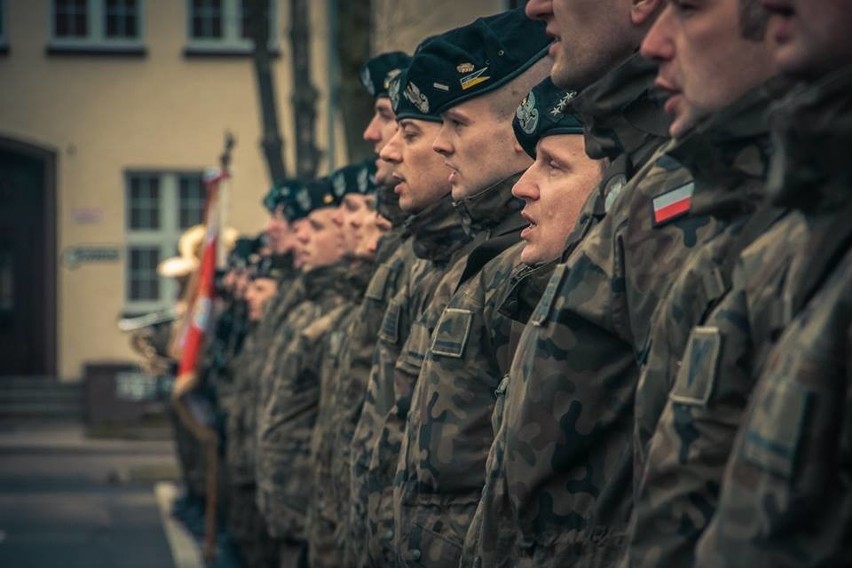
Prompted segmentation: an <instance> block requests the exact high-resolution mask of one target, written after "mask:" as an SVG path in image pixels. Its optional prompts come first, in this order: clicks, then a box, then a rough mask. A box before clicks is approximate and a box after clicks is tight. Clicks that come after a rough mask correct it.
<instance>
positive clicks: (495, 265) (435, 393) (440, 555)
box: [394, 233, 524, 566]
mask: <svg viewBox="0 0 852 568" xmlns="http://www.w3.org/2000/svg"><path fill="white" fill-rule="evenodd" d="M509 235H510V238H509V239H506V240H507V241H509V240H515V239H517V238H518V233H509ZM507 244H508V243H507ZM499 246H502V243H500V245H499ZM523 248H524V243H516V244H515V245H514V246H511V247H510V248H508V249H507V250H505V251H503V252H502V253H500V254H499V255H498V256H497V257H496V258H494V259H493V260H491V261H490V262H488V257H487V256H485V257H483V256H482V255H477V256H478V257H477V258H472V257H469V258H468V259H466V260H467V262H466V263H464V264H465V266H464V272H465V275H464V276H465V277H464V282H462V283H461V286H460V287H459V289H458V291H456V292H455V294H453V296H452V299H451V300H450V301H449V303H448V304H447V307H446V309H445V310H444V311H443V314H442V315H441V317H440V320H439V321H438V323H437V325H436V327H435V330H434V334H433V335H432V337H431V343H430V345H429V347H428V351H427V352H426V357H425V360H424V362H423V366H422V368H421V370H420V375H419V376H418V377H417V382H416V387H415V390H414V394H413V396H412V400H411V404H412V406H411V410H410V411H409V413H408V420H407V422H406V425H405V437H404V439H403V443H402V450H401V453H400V456H401V457H400V460H399V468H398V471H397V476H396V480H395V483H396V485H397V487H396V488H395V495H394V521H395V534H396V535H397V537H398V542H397V544H396V547H397V549H398V550H399V552H400V554H401V555H402V557H403V558H404V559H406V558H411V557H412V555H413V554H415V553H419V558H417V559H415V560H419V561H420V562H421V563H422V564H424V565H428V566H445V565H446V566H449V565H455V564H458V561H459V557H460V554H461V547H462V541H463V540H464V536H465V534H466V532H467V527H468V526H469V525H470V522H471V518H472V517H473V513H474V510H475V509H476V505H477V503H478V502H479V499H480V497H481V492H482V486H483V485H484V479H483V477H484V473H485V458H486V456H487V454H488V448H489V447H490V446H491V441H492V438H493V434H492V430H491V412H492V409H493V405H494V391H495V390H496V388H497V385H498V383H499V382H500V378H501V377H502V376H503V374H504V373H505V372H506V371H508V368H509V362H510V361H511V359H512V353H511V346H510V339H511V336H512V334H511V332H512V320H511V319H510V318H508V317H506V316H505V315H503V314H501V313H500V312H499V311H498V310H497V308H498V307H499V306H498V305H497V304H496V303H495V301H494V300H495V298H497V297H502V295H503V294H505V289H506V288H508V287H509V286H510V285H511V283H512V279H511V276H512V274H513V273H514V272H515V270H516V268H517V267H518V266H519V265H520V264H521V261H520V254H521V251H522V250H523ZM479 250H482V249H479ZM492 251H493V252H491V253H490V255H493V254H494V253H495V252H499V248H498V247H493V248H492ZM490 255H489V256H490ZM484 262H487V264H485V265H484V266H483V263H484ZM480 269H481V270H480ZM477 272H478V273H477Z"/></svg>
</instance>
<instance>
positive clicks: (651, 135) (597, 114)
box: [574, 53, 670, 177]
mask: <svg viewBox="0 0 852 568" xmlns="http://www.w3.org/2000/svg"><path fill="white" fill-rule="evenodd" d="M656 76H657V64H656V63H653V62H651V61H648V60H646V59H644V58H643V57H642V56H641V55H640V54H638V53H636V54H634V55H633V56H631V57H630V58H629V59H628V60H627V61H625V62H624V63H622V64H621V65H620V66H618V67H617V68H615V69H613V70H612V71H610V72H609V73H607V74H606V75H605V76H603V77H602V78H601V79H599V80H598V81H596V82H595V83H592V84H591V85H589V86H588V87H586V88H585V89H583V90H582V91H581V92H580V94H579V95H578V96H577V98H576V99H575V100H574V108H575V109H576V110H577V111H578V112H579V113H580V114H581V116H582V121H583V124H584V125H585V137H586V152H587V153H588V154H589V156H591V157H592V158H595V159H601V158H609V159H614V158H616V157H617V156H618V155H620V154H622V153H626V154H628V155H630V157H631V162H632V165H633V168H632V169H633V170H634V171H635V170H636V169H639V168H640V167H641V166H642V163H644V161H645V160H647V159H648V158H649V157H650V156H651V154H653V152H654V150H656V148H657V147H658V146H659V145H660V143H661V142H662V141H664V140H665V139H667V138H668V137H669V135H668V129H669V123H670V120H669V119H668V117H667V116H666V114H665V113H664V112H663V107H662V104H661V100H660V99H659V98H658V97H655V96H653V88H654V78H655V77H656ZM628 177H629V176H628Z"/></svg>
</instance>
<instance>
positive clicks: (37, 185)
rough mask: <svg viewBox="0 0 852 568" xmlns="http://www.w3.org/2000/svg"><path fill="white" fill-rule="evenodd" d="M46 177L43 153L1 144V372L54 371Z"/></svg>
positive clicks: (12, 373)
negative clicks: (11, 148)
mask: <svg viewBox="0 0 852 568" xmlns="http://www.w3.org/2000/svg"><path fill="white" fill-rule="evenodd" d="M47 177H48V168H47V163H46V160H45V159H44V158H43V157H38V156H34V155H28V154H26V153H21V152H16V151H15V150H10V149H8V148H3V147H2V146H0V376H3V375H48V374H52V373H53V372H54V371H55V369H54V367H55V354H54V352H53V350H54V345H53V339H52V338H53V337H55V336H54V335H53V333H54V330H53V329H51V328H52V325H53V322H54V321H55V315H54V313H53V309H54V301H53V299H52V295H53V294H54V293H55V283H54V281H53V278H55V267H54V265H55V259H54V255H53V254H52V250H53V248H54V247H53V243H52V242H47V239H48V237H49V235H50V234H51V233H52V232H53V231H52V230H48V227H47V223H48V217H49V215H48V214H47V210H48V209H47V208H48V205H49V204H48V202H47V195H46V194H47V191H46V189H47V187H48V183H47V182H48V179H47ZM51 201H52V200H51ZM50 206H52V203H51V204H50Z"/></svg>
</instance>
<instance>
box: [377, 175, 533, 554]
mask: <svg viewBox="0 0 852 568" xmlns="http://www.w3.org/2000/svg"><path fill="white" fill-rule="evenodd" d="M519 177H520V173H519V174H516V175H513V176H511V177H509V178H507V179H505V180H503V181H501V182H499V183H496V184H494V185H493V186H491V187H489V188H486V189H484V190H482V191H480V192H479V193H477V194H475V195H472V196H470V197H467V198H465V199H463V200H462V201H459V202H456V203H455V207H456V210H457V211H459V213H460V214H461V216H462V221H463V226H464V228H465V231H466V232H467V234H468V235H470V237H471V239H472V241H471V245H472V246H470V247H466V248H464V249H461V250H460V254H459V255H458V256H457V257H456V258H455V259H454V260H453V261H452V263H451V265H450V266H449V268H448V269H447V271H446V273H445V274H444V275H442V276H441V279H440V281H439V282H438V283H437V285H436V287H435V292H434V294H433V296H432V299H431V300H430V302H429V304H428V305H427V306H426V308H425V309H424V310H423V311H422V313H421V314H420V315H419V316H418V317H417V318H416V320H415V321H414V322H413V324H412V329H411V334H410V335H409V336H408V339H407V340H406V343H405V345H403V348H402V352H401V354H400V357H399V360H398V361H397V364H396V367H395V369H394V374H393V396H394V401H393V406H392V407H391V409H390V411H389V412H388V413H387V416H386V419H385V422H384V424H383V426H382V431H381V435H380V437H379V438H378V442H377V444H376V448H375V454H374V455H373V458H372V461H371V463H370V473H369V475H370V476H371V479H372V481H373V487H375V490H374V491H373V493H372V494H371V495H370V500H369V508H368V515H370V521H371V523H372V522H373V521H375V523H376V524H371V526H385V527H387V528H386V529H385V530H384V533H383V534H382V533H378V535H377V536H378V538H380V539H382V545H383V546H384V547H387V546H388V545H389V544H390V545H392V547H393V552H392V557H393V558H395V559H396V560H397V561H398V562H400V563H402V564H408V563H411V562H413V563H414V564H416V565H420V562H421V561H422V562H426V563H428V562H429V558H427V557H426V556H425V555H424V551H422V550H420V549H419V548H416V547H415V548H410V549H409V548H407V546H408V545H407V543H405V544H404V543H403V542H402V540H401V539H405V538H407V537H408V536H409V535H408V534H407V533H400V532H398V531H397V530H396V529H397V527H396V526H395V519H394V508H395V506H396V505H395V500H396V499H395V495H394V493H395V491H394V486H393V479H394V476H395V473H396V470H397V466H398V464H399V457H400V455H401V452H400V450H401V444H402V442H403V439H404V434H405V427H406V420H407V417H408V413H409V409H410V407H411V402H412V396H413V394H414V389H415V386H416V384H417V379H418V377H419V376H420V372H421V369H422V365H423V363H424V361H425V358H426V354H427V352H428V350H429V345H430V344H431V337H432V333H433V332H434V330H435V328H436V326H437V324H438V321H439V319H440V317H441V314H442V313H443V311H444V308H445V307H446V306H447V304H448V302H449V301H450V298H452V296H453V294H454V293H455V292H456V291H457V290H458V289H459V286H460V285H461V284H462V282H464V281H465V280H466V279H467V278H469V277H471V276H473V275H475V274H476V270H474V267H476V268H477V269H478V267H479V266H482V264H484V263H486V262H488V260H490V259H491V258H493V257H494V256H495V255H496V254H497V253H498V252H500V251H501V250H503V248H505V246H506V245H507V244H509V243H513V242H517V241H518V240H519V235H520V231H521V229H522V228H523V227H524V226H525V225H526V222H525V221H524V220H523V219H522V218H521V217H520V216H519V215H518V212H519V211H520V209H521V207H522V202H521V201H520V200H518V199H516V198H515V197H513V196H512V193H511V192H512V187H513V186H514V184H515V182H516V181H517V180H518V178H519ZM468 268H471V272H470V273H469V272H468ZM392 527H393V528H392ZM403 530H407V527H405V528H404V529H403ZM382 537H384V538H382ZM390 539H392V540H391V542H390V543H389V542H387V540H390ZM403 546H404V547H405V548H403ZM427 552H428V551H427Z"/></svg>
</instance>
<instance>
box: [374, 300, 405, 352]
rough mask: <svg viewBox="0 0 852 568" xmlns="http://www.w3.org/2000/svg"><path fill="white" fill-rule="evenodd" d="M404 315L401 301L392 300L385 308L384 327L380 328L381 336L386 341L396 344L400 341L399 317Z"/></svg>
mask: <svg viewBox="0 0 852 568" xmlns="http://www.w3.org/2000/svg"><path fill="white" fill-rule="evenodd" d="M401 315H402V306H401V305H400V304H399V302H395V301H391V303H390V304H388V309H387V310H385V317H384V319H383V320H382V327H381V329H380V330H379V338H380V339H381V340H382V341H385V342H386V343H390V344H392V345H396V344H397V343H399V319H400V317H401Z"/></svg>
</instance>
